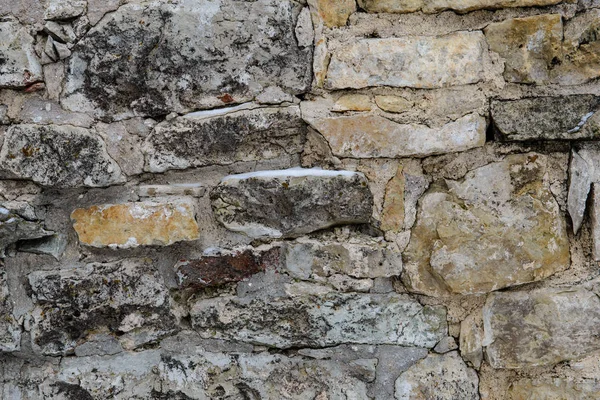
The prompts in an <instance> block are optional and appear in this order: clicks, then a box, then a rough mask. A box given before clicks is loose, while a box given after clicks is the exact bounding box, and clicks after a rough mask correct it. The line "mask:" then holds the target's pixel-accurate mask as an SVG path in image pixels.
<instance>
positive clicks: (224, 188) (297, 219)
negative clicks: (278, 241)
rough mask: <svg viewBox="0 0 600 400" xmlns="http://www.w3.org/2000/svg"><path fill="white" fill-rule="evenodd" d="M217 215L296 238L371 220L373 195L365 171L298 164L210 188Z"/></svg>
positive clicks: (234, 225) (244, 227) (250, 229)
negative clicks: (295, 166)
mask: <svg viewBox="0 0 600 400" xmlns="http://www.w3.org/2000/svg"><path fill="white" fill-rule="evenodd" d="M210 197H211V200H212V208H213V212H214V214H215V217H216V218H217V220H218V221H219V222H221V223H222V224H223V225H224V226H225V227H226V228H227V229H230V230H232V231H236V232H243V233H245V234H246V235H248V236H251V237H255V238H260V237H264V238H280V237H297V236H301V235H303V234H306V233H309V232H313V231H316V230H319V229H325V228H329V227H332V226H335V225H342V224H356V223H366V222H368V221H369V219H370V217H371V213H372V207H373V197H372V194H371V192H370V190H369V188H368V185H367V180H366V178H365V177H364V175H363V174H361V173H357V172H350V171H325V170H320V169H301V168H293V169H287V170H280V171H262V172H254V173H248V174H240V175H231V176H228V177H225V178H223V180H222V181H221V183H219V185H218V186H217V187H215V188H214V189H213V191H212V192H211V195H210Z"/></svg>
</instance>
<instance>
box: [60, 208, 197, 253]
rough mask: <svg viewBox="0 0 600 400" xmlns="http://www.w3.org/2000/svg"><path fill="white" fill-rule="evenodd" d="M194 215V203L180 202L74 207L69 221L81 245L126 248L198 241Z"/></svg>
mask: <svg viewBox="0 0 600 400" xmlns="http://www.w3.org/2000/svg"><path fill="white" fill-rule="evenodd" d="M194 214H195V212H194V203H193V202H192V201H191V200H188V199H180V200H173V201H169V202H162V203H160V202H152V201H145V202H138V203H126V204H104V205H96V206H92V207H90V208H78V209H77V210H75V211H73V212H72V213H71V220H72V221H73V228H74V229H75V231H76V232H77V235H78V236H79V241H80V242H81V243H83V244H85V245H88V246H92V247H112V248H122V249H126V248H132V247H137V246H152V245H154V246H168V245H171V244H173V243H175V242H180V241H184V240H196V239H198V238H199V233H198V224H197V222H196V219H195V217H194Z"/></svg>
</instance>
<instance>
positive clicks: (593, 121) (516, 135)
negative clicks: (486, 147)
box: [491, 94, 600, 141]
mask: <svg viewBox="0 0 600 400" xmlns="http://www.w3.org/2000/svg"><path fill="white" fill-rule="evenodd" d="M599 108H600V97H598V96H594V95H585V94H578V95H570V96H557V97H536V98H529V99H520V100H493V101H492V106H491V113H492V119H493V120H494V126H495V128H496V130H497V131H498V132H499V133H500V134H501V135H502V136H503V138H504V139H505V140H509V141H513V140H539V139H541V140H545V139H550V140H553V139H583V138H589V139H595V138H597V137H598V136H600V114H598V113H597V111H598V109H599Z"/></svg>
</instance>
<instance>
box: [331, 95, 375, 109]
mask: <svg viewBox="0 0 600 400" xmlns="http://www.w3.org/2000/svg"><path fill="white" fill-rule="evenodd" d="M371 108H373V106H372V105H371V98H370V97H369V96H368V95H366V94H347V95H344V96H342V97H340V98H339V99H338V100H337V101H336V102H335V104H334V106H333V108H332V109H331V111H335V112H344V111H371Z"/></svg>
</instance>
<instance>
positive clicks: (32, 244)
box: [18, 233, 67, 260]
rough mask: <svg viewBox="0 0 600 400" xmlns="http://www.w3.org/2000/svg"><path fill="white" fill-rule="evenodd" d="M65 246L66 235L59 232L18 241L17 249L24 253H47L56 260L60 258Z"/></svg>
mask: <svg viewBox="0 0 600 400" xmlns="http://www.w3.org/2000/svg"><path fill="white" fill-rule="evenodd" d="M66 247H67V236H66V235H63V234H61V233H58V234H54V235H50V236H46V237H42V238H39V239H28V240H24V241H23V242H21V243H19V247H18V250H19V251H22V252H25V253H33V254H49V255H51V256H52V257H54V258H55V259H56V260H60V256H61V255H62V254H63V252H64V251H65V249H66Z"/></svg>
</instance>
